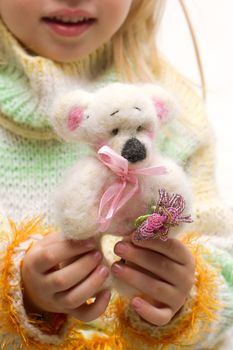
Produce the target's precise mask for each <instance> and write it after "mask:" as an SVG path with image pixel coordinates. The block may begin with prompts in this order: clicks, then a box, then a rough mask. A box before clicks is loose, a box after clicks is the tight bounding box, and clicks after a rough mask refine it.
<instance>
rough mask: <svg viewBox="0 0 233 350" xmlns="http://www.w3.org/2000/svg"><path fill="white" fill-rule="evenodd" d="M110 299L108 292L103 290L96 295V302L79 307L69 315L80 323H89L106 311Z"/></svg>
mask: <svg viewBox="0 0 233 350" xmlns="http://www.w3.org/2000/svg"><path fill="white" fill-rule="evenodd" d="M110 298H111V292H110V291H109V290H103V291H101V292H99V293H98V294H97V295H96V300H95V302H94V303H93V304H90V305H87V304H86V303H85V304H83V305H81V306H80V307H79V308H78V309H77V310H74V311H72V312H71V313H70V315H72V316H73V317H75V318H77V319H78V320H80V321H82V322H91V321H93V320H96V319H97V318H98V317H99V316H101V315H102V314H103V313H104V311H105V310H106V308H107V306H108V303H109V301H110Z"/></svg>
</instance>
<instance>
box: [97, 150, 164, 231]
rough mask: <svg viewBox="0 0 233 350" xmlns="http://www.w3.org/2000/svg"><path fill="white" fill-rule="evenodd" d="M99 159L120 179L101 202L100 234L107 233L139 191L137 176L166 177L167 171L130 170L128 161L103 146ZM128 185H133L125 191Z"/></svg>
mask: <svg viewBox="0 0 233 350" xmlns="http://www.w3.org/2000/svg"><path fill="white" fill-rule="evenodd" d="M98 159H99V160H100V161H101V162H102V163H103V164H104V165H106V166H107V167H108V168H109V169H111V170H112V172H113V173H115V174H116V175H117V176H118V177H119V179H118V181H116V182H115V183H113V184H112V185H111V186H110V187H109V188H108V189H107V190H106V191H105V192H104V194H103V196H102V198H101V200H100V205H99V215H98V221H99V223H100V227H99V230H100V232H105V231H106V230H107V229H108V227H109V225H110V221H111V219H112V217H113V216H114V215H115V214H116V212H117V211H118V210H119V209H120V208H122V207H123V206H124V205H125V204H126V203H127V202H128V200H129V199H130V198H131V197H133V195H134V194H135V193H136V192H137V191H138V190H139V183H138V178H137V175H164V174H166V173H167V171H166V168H165V167H163V166H158V167H156V166H154V167H150V168H141V169H129V168H128V160H127V159H125V158H124V157H122V156H121V155H119V154H118V153H116V152H115V151H113V150H112V149H111V148H110V147H108V146H103V147H101V148H100V149H99V151H98ZM128 184H131V185H132V186H131V187H132V188H131V189H129V190H128V191H125V189H126V187H127V185H128ZM107 204H109V207H108V208H107V214H106V215H103V211H104V209H105V211H106V206H107Z"/></svg>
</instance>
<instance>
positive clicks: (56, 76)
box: [0, 20, 116, 135]
mask: <svg viewBox="0 0 233 350" xmlns="http://www.w3.org/2000/svg"><path fill="white" fill-rule="evenodd" d="M0 37H1V42H0V124H2V125H4V126H5V127H7V128H8V129H11V127H10V125H12V126H13V127H14V129H15V130H16V129H18V130H19V129H26V130H27V132H30V131H32V132H33V131H34V132H36V133H40V134H44V135H45V133H48V134H50V133H51V127H50V122H49V110H50V107H51V105H52V103H53V99H54V96H56V95H58V94H62V93H65V92H68V91H70V90H72V89H75V88H80V87H82V86H83V87H87V88H88V87H89V86H91V87H92V89H93V88H95V87H97V86H99V85H101V84H103V83H104V82H106V81H108V82H109V81H115V80H116V74H115V73H114V71H112V70H111V69H110V68H109V69H107V70H106V65H107V62H110V61H111V48H110V44H108V45H104V46H103V47H101V48H100V49H98V50H96V51H95V52H94V53H92V54H90V55H89V56H87V57H86V58H85V59H82V60H80V61H78V62H74V63H64V64H61V63H55V62H53V61H51V60H49V59H47V58H43V57H40V56H35V55H32V54H30V53H29V52H27V50H25V49H24V48H23V47H22V46H21V45H20V44H19V43H18V41H17V40H16V39H15V38H14V36H13V35H12V34H11V33H10V32H9V30H8V29H7V28H6V27H5V25H4V24H3V22H2V21H1V20H0ZM97 67H98V69H97ZM95 71H99V72H101V71H102V72H104V73H102V74H99V76H98V77H95V80H94V81H95V83H94V82H93V77H92V72H95ZM1 120H3V122H2V123H1ZM12 131H13V130H12Z"/></svg>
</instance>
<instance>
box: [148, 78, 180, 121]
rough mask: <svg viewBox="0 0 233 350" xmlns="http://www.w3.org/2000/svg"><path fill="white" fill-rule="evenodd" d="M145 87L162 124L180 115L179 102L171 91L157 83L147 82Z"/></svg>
mask: <svg viewBox="0 0 233 350" xmlns="http://www.w3.org/2000/svg"><path fill="white" fill-rule="evenodd" d="M144 89H145V92H146V93H147V95H149V96H150V98H151V100H152V103H153V105H154V107H155V110H156V114H157V117H158V118H159V120H160V123H161V124H164V123H167V122H169V121H170V120H172V119H173V118H175V117H176V116H177V115H178V113H179V110H178V106H177V103H176V101H175V99H174V97H173V96H172V95H171V94H170V93H168V92H167V91H166V90H164V89H163V88H161V87H160V86H158V85H155V84H146V85H145V87H144Z"/></svg>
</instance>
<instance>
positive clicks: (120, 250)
mask: <svg viewBox="0 0 233 350" xmlns="http://www.w3.org/2000/svg"><path fill="white" fill-rule="evenodd" d="M128 247H129V244H128V243H125V242H121V243H118V244H117V245H116V247H115V253H116V254H124V253H125V252H126V251H127V249H128Z"/></svg>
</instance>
